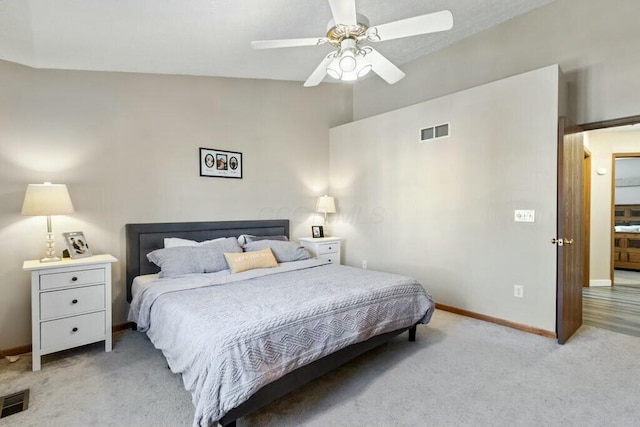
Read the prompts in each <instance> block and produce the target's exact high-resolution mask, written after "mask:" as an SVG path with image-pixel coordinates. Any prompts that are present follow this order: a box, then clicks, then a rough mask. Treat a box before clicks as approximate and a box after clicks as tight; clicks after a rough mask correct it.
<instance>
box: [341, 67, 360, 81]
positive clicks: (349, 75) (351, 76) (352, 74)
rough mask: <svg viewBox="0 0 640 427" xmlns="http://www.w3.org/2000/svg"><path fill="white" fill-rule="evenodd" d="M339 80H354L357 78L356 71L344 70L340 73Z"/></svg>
mask: <svg viewBox="0 0 640 427" xmlns="http://www.w3.org/2000/svg"><path fill="white" fill-rule="evenodd" d="M340 80H342V81H343V82H353V81H355V80H358V72H357V71H355V70H354V71H345V72H344V73H342V77H340Z"/></svg>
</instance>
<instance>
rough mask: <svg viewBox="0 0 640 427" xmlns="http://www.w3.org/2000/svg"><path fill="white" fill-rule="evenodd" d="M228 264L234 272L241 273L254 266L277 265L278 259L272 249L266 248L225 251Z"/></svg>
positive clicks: (266, 266)
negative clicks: (248, 250) (233, 251)
mask: <svg viewBox="0 0 640 427" xmlns="http://www.w3.org/2000/svg"><path fill="white" fill-rule="evenodd" d="M224 257H225V258H226V259H227V264H229V268H230V269H231V272H232V273H234V274H235V273H240V272H241V271H246V270H253V269H254V268H271V267H277V266H278V261H276V258H275V257H274V256H273V252H271V249H269V248H264V249H262V250H260V251H253V252H243V253H241V254H239V253H225V254H224Z"/></svg>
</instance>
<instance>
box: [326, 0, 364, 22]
mask: <svg viewBox="0 0 640 427" xmlns="http://www.w3.org/2000/svg"><path fill="white" fill-rule="evenodd" d="M329 7H330V8H331V14H332V15H333V22H334V23H335V24H342V25H356V24H357V23H358V21H357V19H356V0H329Z"/></svg>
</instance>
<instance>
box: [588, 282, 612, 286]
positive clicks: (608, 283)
mask: <svg viewBox="0 0 640 427" xmlns="http://www.w3.org/2000/svg"><path fill="white" fill-rule="evenodd" d="M589 286H590V287H598V286H609V287H611V280H589Z"/></svg>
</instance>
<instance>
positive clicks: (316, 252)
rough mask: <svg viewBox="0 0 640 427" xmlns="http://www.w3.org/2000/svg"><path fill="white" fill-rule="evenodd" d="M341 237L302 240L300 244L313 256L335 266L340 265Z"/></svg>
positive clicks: (305, 238) (303, 238) (306, 238)
mask: <svg viewBox="0 0 640 427" xmlns="http://www.w3.org/2000/svg"><path fill="white" fill-rule="evenodd" d="M341 240H342V239H341V238H340V237H319V238H317V239H314V238H313V237H302V238H300V244H301V245H302V246H304V247H305V248H306V249H307V250H308V251H309V252H311V255H313V256H314V257H316V258H319V259H325V260H327V261H329V262H331V263H333V264H340V246H341V244H340V241H341Z"/></svg>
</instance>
